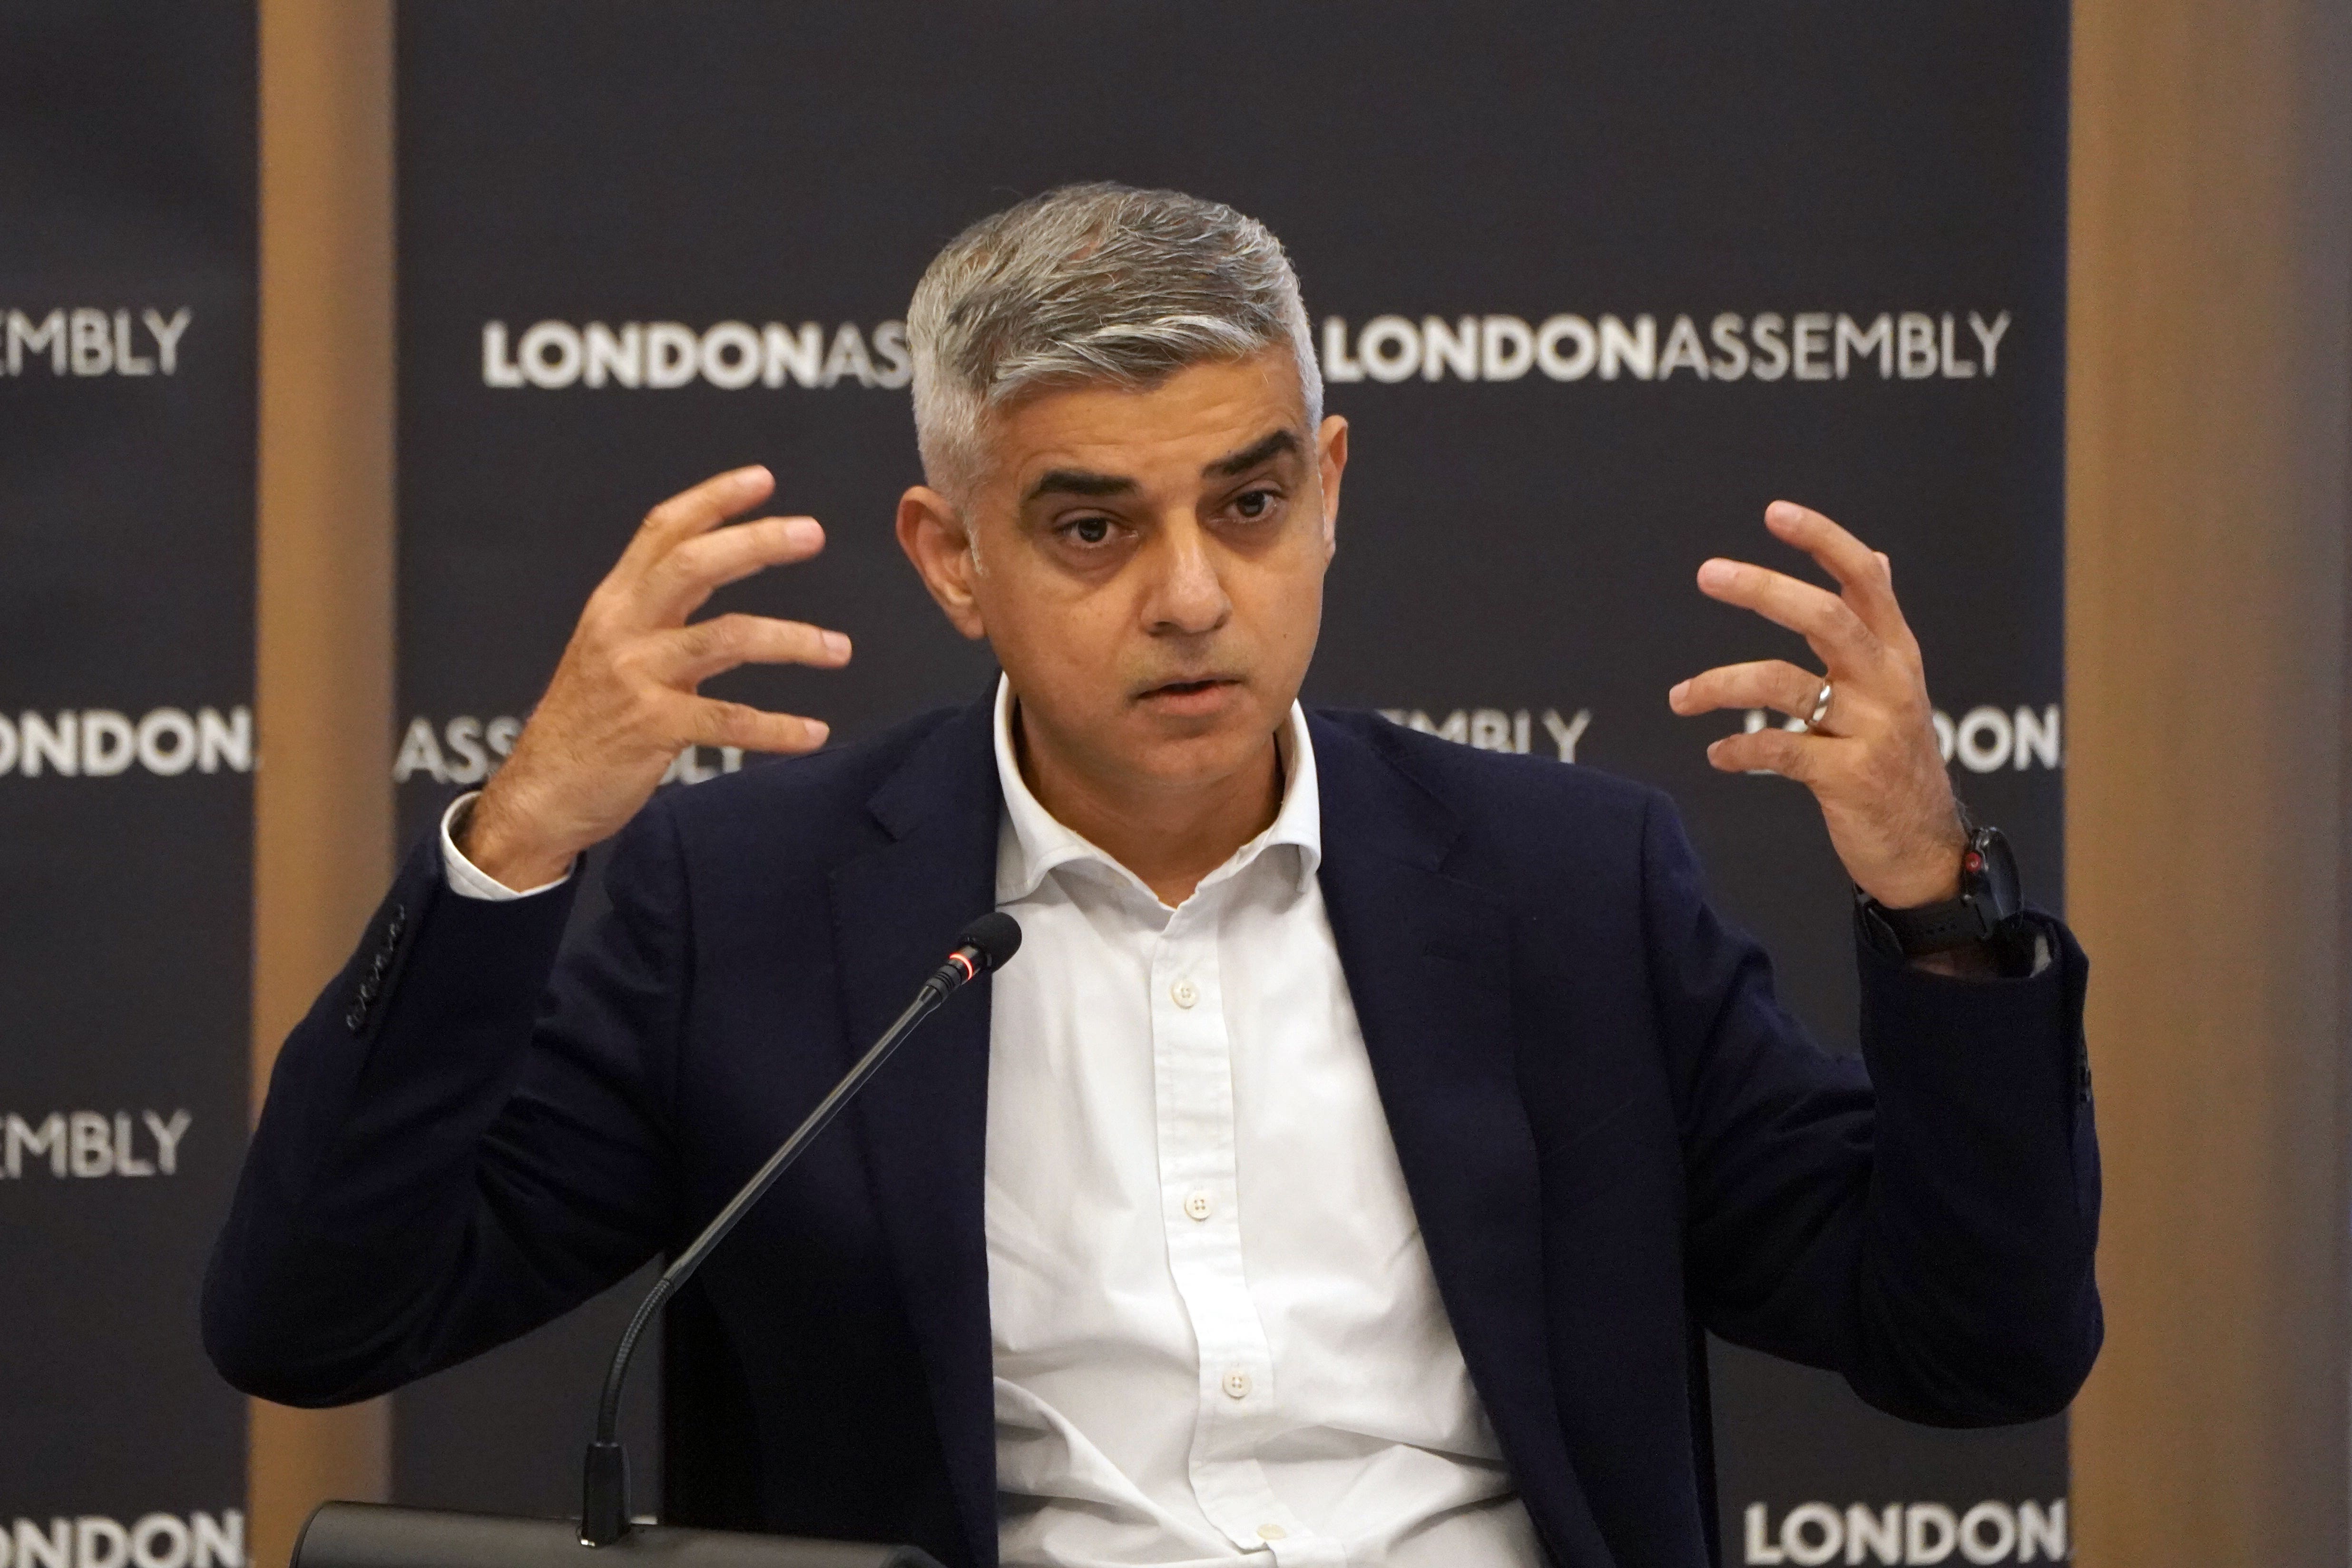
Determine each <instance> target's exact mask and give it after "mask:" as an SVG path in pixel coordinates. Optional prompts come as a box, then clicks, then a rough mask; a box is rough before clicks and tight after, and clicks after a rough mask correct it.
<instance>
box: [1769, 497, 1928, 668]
mask: <svg viewBox="0 0 2352 1568" xmlns="http://www.w3.org/2000/svg"><path fill="white" fill-rule="evenodd" d="M1764 525H1765V526H1766V527H1767V528H1769V529H1770V530H1771V531H1772V532H1773V534H1774V536H1775V537H1777V538H1779V539H1780V540H1781V541H1782V542H1785V543H1789V544H1793V545H1795V546H1796V547H1797V548H1798V549H1800V550H1801V551H1803V552H1805V553H1806V554H1808V555H1810V556H1811V557H1812V558H1813V560H1814V561H1815V562H1817V563H1820V565H1821V568H1822V571H1824V572H1826V573H1828V574H1830V575H1831V576H1832V577H1834V578H1836V579H1837V582H1838V586H1840V587H1841V588H1843V589H1844V590H1845V594H1846V602H1847V603H1848V604H1850V605H1853V609H1854V613H1855V614H1856V615H1858V616H1861V617H1862V620H1863V624H1864V626H1868V627H1870V629H1871V630H1872V631H1873V632H1874V633H1876V634H1877V635H1878V636H1879V637H1880V638H1882V639H1883V640H1885V641H1887V642H1899V641H1901V640H1902V638H1903V637H1904V636H1905V635H1906V631H1907V629H1908V628H1907V627H1906V624H1905V622H1904V619H1903V607H1902V605H1899V604H1897V603H1896V602H1895V574H1894V572H1893V570H1892V569H1891V565H1890V563H1888V561H1887V559H1886V557H1885V554H1884V553H1882V552H1879V551H1875V550H1873V549H1871V548H1870V546H1868V545H1866V544H1864V542H1862V541H1861V540H1859V539H1856V538H1855V537H1854V536H1853V534H1851V533H1848V532H1847V531H1845V530H1844V529H1843V528H1841V527H1839V526H1838V525H1837V524H1836V523H1834V522H1832V521H1830V520H1829V519H1828V518H1826V517H1823V516H1822V514H1821V513H1820V512H1817V511H1815V510H1812V509H1811V507H1804V506H1799V505H1798V504H1797V503H1796V502H1795V501H1792V500H1776V501H1774V502H1773V503H1772V504H1771V505H1770V506H1768V507H1766V508H1765V509H1764Z"/></svg>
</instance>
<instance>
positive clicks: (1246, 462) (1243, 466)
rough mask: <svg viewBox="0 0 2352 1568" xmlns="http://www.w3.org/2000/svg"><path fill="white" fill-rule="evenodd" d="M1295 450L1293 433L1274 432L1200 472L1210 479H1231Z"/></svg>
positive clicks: (1295, 444) (1296, 448)
mask: <svg viewBox="0 0 2352 1568" xmlns="http://www.w3.org/2000/svg"><path fill="white" fill-rule="evenodd" d="M1297 450H1298V437H1297V434H1296V433H1295V432H1292V431H1289V430H1276V431H1275V432H1273V433H1272V434H1271V435H1268V436H1265V437H1262V438H1260V439H1259V440H1257V441H1256V442H1255V443H1253V444H1252V445H1250V446H1247V447H1243V448H1242V449H1241V450H1240V451H1238V452H1234V453H1231V454H1229V455H1227V456H1225V457H1223V458H1218V459H1217V460H1216V461H1215V462H1213V463H1211V464H1209V465H1208V466H1206V467H1205V468H1202V470H1201V472H1202V473H1203V474H1205V475H1207V476H1209V477H1210V478H1212V479H1231V478H1233V477H1234V475H1235V474H1245V473H1247V472H1249V470H1250V469H1252V468H1256V467H1257V466H1258V465H1259V464H1260V463H1263V462H1265V460H1266V459H1267V458H1272V457H1275V456H1276V455H1278V454H1280V453H1283V452H1296V451H1297Z"/></svg>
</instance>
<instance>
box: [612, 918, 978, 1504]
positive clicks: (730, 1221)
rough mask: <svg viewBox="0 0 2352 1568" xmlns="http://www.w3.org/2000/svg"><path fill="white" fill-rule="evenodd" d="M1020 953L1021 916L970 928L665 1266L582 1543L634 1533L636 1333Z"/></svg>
mask: <svg viewBox="0 0 2352 1568" xmlns="http://www.w3.org/2000/svg"><path fill="white" fill-rule="evenodd" d="M1020 951H1021V922H1020V921H1016V920H1014V919H1013V917H1012V916H1011V915H1008V914H1004V913H1002V912H1001V911H998V910H990V911H989V912H988V913H987V914H984V915H982V916H981V917H980V918H979V919H978V920H975V921H972V922H971V924H970V925H968V926H966V927H964V928H963V930H962V931H961V933H960V934H958V936H957V937H956V944H955V947H954V949H953V951H951V952H949V954H948V956H947V961H946V962H945V963H941V964H940V966H939V967H938V968H937V969H934V970H933V971H931V976H930V978H929V979H928V980H926V981H924V982H923V984H922V986H921V988H920V989H919V990H918V991H917V992H916V993H915V999H914V1000H913V1001H912V1002H909V1003H908V1005H907V1010H906V1011H905V1012H903V1013H901V1014H899V1015H898V1021H897V1022H895V1023H893V1024H892V1025H891V1026H889V1027H888V1028H887V1029H885V1030H883V1031H882V1037H881V1038H880V1039H878V1040H877V1041H875V1042H874V1044H873V1046H872V1047H870V1048H868V1049H867V1051H866V1054H865V1055H864V1056H862V1057H860V1058H858V1059H857V1065H856V1066H855V1067H853V1068H850V1069H849V1071H848V1073H847V1074H846V1075H845V1077H844V1078H843V1079H842V1080H841V1081H840V1082H839V1083H837V1084H835V1085H834V1086H833V1092H832V1093H830V1094H828V1095H826V1096H825V1097H824V1099H823V1100H818V1101H817V1104H816V1109H815V1110H812V1111H810V1112H809V1113H808V1117H807V1119H806V1120H805V1121H803V1122H802V1123H801V1124H800V1125H799V1126H798V1127H796V1128H794V1129H793V1135H792V1136H791V1137H789V1138H787V1139H785V1140H784V1142H783V1145H782V1147H781V1148H779V1149H778V1150H777V1151H776V1152H774V1153H772V1154H771V1155H769V1156H768V1163H766V1164H764V1165H762V1166H761V1167H760V1168H759V1170H757V1171H755V1172H754V1173H752V1175H751V1180H750V1181H748V1182H746V1183H744V1184H743V1188H742V1190H741V1191H740V1192H739V1193H737V1194H735V1195H734V1196H733V1197H731V1198H730V1199H728V1200H727V1206H726V1207H725V1208H723V1209H720V1210H719V1213H718V1215H717V1216H716V1217H715V1218H713V1219H712V1220H711V1222H710V1223H709V1225H707V1226H703V1227H702V1234H701V1235H700V1236H698V1237H695V1238H694V1240H693V1241H692V1242H691V1243H690V1244H688V1247H687V1249H686V1250H685V1251H684V1252H681V1253H679V1254H678V1255H677V1261H675V1262H673V1263H672V1264H671V1265H670V1266H669V1267H668V1268H666V1269H664V1270H663V1271H662V1277H661V1278H660V1279H656V1280H655V1281H654V1288H653V1289H650V1290H648V1291H646V1299H645V1300H642V1301H640V1302H638V1303H637V1311H636V1316H635V1317H633V1318H631V1319H630V1320H629V1326H628V1327H627V1328H626V1329H625V1330H623V1331H622V1332H621V1342H620V1343H619V1344H617V1345H615V1346H614V1348H613V1364H612V1367H611V1368H610V1370H608V1371H607V1372H606V1373H604V1398H603V1399H602V1400H601V1401H599V1402H598V1404H597V1405H596V1436H595V1439H594V1440H593V1442H591V1443H590V1444H589V1445H588V1460H587V1464H586V1466H585V1469H584V1474H583V1478H582V1486H581V1494H582V1495H581V1508H580V1544H581V1545H583V1546H610V1545H611V1544H612V1543H613V1542H615V1541H618V1540H620V1539H621V1537H622V1536H624V1535H626V1534H627V1533H628V1532H629V1457H628V1455H627V1454H626V1453H625V1452H623V1451H622V1448H621V1443H620V1438H619V1436H618V1435H617V1432H616V1428H617V1427H618V1426H619V1424H620V1419H621V1383H622V1380H623V1379H625V1378H626V1377H627V1376H628V1375H629V1356H630V1353H631V1352H634V1351H635V1349H636V1348H637V1336H639V1335H640V1334H642V1333H644V1332H645V1331H646V1324H648V1323H650V1322H652V1321H653V1319H654V1314H655V1313H656V1312H658V1311H660V1310H661V1309H662V1305H663V1303H665V1302H667V1300H669V1299H670V1298H671V1297H672V1296H674V1295H676V1294H677V1288H678V1287H679V1286H681V1285H683V1284H685V1283H686V1282H687V1280H688V1279H691V1278H693V1275H694V1271H695V1270H696V1269H698V1268H701V1267H702V1260H703V1259H704V1258H708V1257H709V1256H710V1252H711V1249H712V1248H713V1247H717V1246H718V1245H719V1243H720V1242H722V1241H724V1240H726V1239H727V1233H728V1232H729V1231H730V1230H733V1229H734V1228H735V1226H736V1222H737V1221H739V1220H740V1219H741V1218H742V1217H743V1216H744V1215H745V1214H747V1213H749V1212H750V1210H751V1205H753V1204H756V1203H758V1202H759V1201H760V1199H761V1197H762V1196H764V1195H765V1194H766V1193H767V1191H768V1189H769V1188H770V1187H772V1186H773V1185H775V1183H776V1178H777V1177H778V1176H781V1175H782V1174H783V1173H785V1172H786V1171H788V1170H790V1169H791V1168H792V1164H793V1161H795V1160H797V1159H799V1158H800V1157H801V1152H802V1151H803V1150H804V1149H806V1148H807V1147H808V1146H809V1144H810V1142H813V1141H814V1139H815V1137H816V1135H817V1134H818V1133H820V1132H822V1131H824V1130H825V1128H826V1127H827V1126H828V1125H829V1124H830V1123H831V1122H832V1121H833V1119H834V1118H835V1116H837V1115H839V1114H840V1112H841V1108H842V1107H843V1106H845V1105H846V1104H848V1103H849V1101H850V1099H851V1098H852V1097H853V1096H855V1095H856V1093H857V1091H858V1090H859V1089H864V1088H865V1087H866V1079H870V1078H872V1077H873V1076H874V1075H875V1073H876V1072H877V1071H878V1070H880V1068H881V1066H882V1064H883V1063H884V1062H886V1061H887V1060H889V1059H890V1053H891V1052H892V1051H895V1050H897V1049H898V1043H899V1042H900V1041H901V1040H904V1039H905V1038H906V1037H908V1035H911V1034H913V1033H914V1032H915V1026H916V1025H918V1024H919V1023H921V1022H922V1021H923V1020H924V1019H926V1018H928V1017H929V1016H931V1012H932V1010H933V1009H934V1008H936V1007H938V1006H939V1005H940V1003H942V1002H944V1001H946V1000H947V999H948V997H949V996H950V995H951V994H954V993H955V992H956V991H958V990H961V988H962V987H964V986H965V985H968V984H971V982H972V981H975V980H977V979H979V978H980V977H981V976H982V975H983V974H985V973H988V972H989V971H990V970H992V969H995V968H997V967H998V966H999V965H1001V964H1003V963H1004V962H1005V961H1006V960H1007V959H1009V958H1011V957H1012V956H1013V954H1014V953H1016V952H1020Z"/></svg>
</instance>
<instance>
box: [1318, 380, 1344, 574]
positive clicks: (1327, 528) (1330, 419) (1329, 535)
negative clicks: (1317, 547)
mask: <svg viewBox="0 0 2352 1568" xmlns="http://www.w3.org/2000/svg"><path fill="white" fill-rule="evenodd" d="M1315 467H1316V470H1317V472H1318V474H1319V475H1320V476H1321V479H1322V483H1323V558H1324V559H1325V560H1326V561H1328V560H1329V559H1330V558H1331V555H1332V552H1335V551H1337V550H1338V549H1339V479H1340V476H1341V475H1343V474H1345V473H1346V472H1347V471H1348V422H1347V421H1346V420H1345V419H1342V418H1340V417H1339V416H1338V415H1336V414H1332V415H1327V416H1325V417H1324V420H1323V427H1322V428H1321V429H1319V430H1318V431H1316V432H1315Z"/></svg>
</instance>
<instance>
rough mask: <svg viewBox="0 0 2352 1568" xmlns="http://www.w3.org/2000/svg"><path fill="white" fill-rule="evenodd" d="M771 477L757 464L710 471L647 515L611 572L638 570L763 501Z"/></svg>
mask: <svg viewBox="0 0 2352 1568" xmlns="http://www.w3.org/2000/svg"><path fill="white" fill-rule="evenodd" d="M775 488H776V477H775V476H774V475H773V474H772V473H770V472H768V470H767V469H766V468H763V467H761V465H760V464H757V463H754V464H752V465H751V467H749V468H732V469H730V470H729V471H728V472H726V473H723V474H714V475H712V476H711V477H710V478H709V479H705V480H703V481H702V482H701V483H700V484H698V485H697V486H695V487H694V488H693V489H688V490H680V491H679V492H678V493H677V494H676V495H674V496H672V497H670V498H669V500H666V501H664V502H662V503H661V505H659V506H657V507H656V508H654V509H653V510H651V511H649V512H647V513H646V520H645V521H644V522H643V523H641V524H640V525H638V528H637V531H636V536H635V538H633V539H631V540H630V541H629V547H628V548H627V549H626V550H624V551H623V552H621V561H620V565H619V567H618V568H616V570H620V571H625V572H631V573H636V572H643V571H644V570H646V568H647V567H649V566H651V565H652V564H653V563H655V562H656V561H658V560H660V559H661V558H662V557H663V556H664V555H667V553H669V552H670V550H671V549H672V548H673V547H674V546H676V545H677V543H678V542H679V541H681V540H686V539H691V538H693V537H694V536H695V535H696V534H698V533H708V532H709V531H710V530H712V529H714V528H716V527H718V526H719V524H720V523H722V522H724V521H727V520H728V519H729V518H730V517H734V516H736V515H737V514H738V513H740V512H743V511H747V510H750V509H751V508H752V507H755V506H757V505H759V504H760V503H761V501H763V500H767V499H768V496H769V494H770V493H771V492H772V491H773V490H774V489H775Z"/></svg>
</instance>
